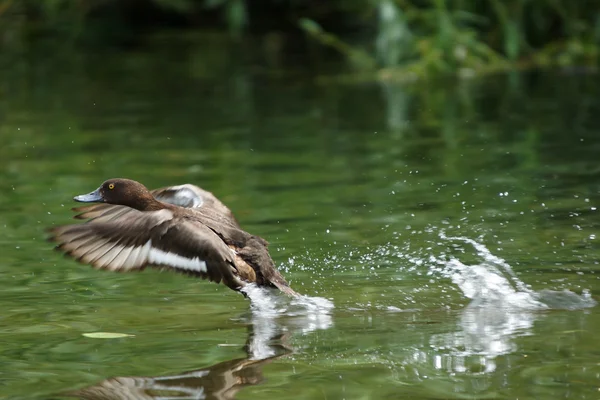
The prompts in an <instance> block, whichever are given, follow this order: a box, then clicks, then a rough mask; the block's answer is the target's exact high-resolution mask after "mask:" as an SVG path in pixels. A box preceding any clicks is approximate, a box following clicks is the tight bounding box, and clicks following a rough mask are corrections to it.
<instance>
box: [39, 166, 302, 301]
mask: <svg viewBox="0 0 600 400" xmlns="http://www.w3.org/2000/svg"><path fill="white" fill-rule="evenodd" d="M73 200H75V201H77V202H82V203H94V204H91V205H86V206H82V207H75V208H73V211H75V212H77V213H78V214H77V215H75V216H74V218H75V219H78V220H85V222H83V223H80V224H70V225H61V226H55V227H51V228H50V229H49V233H50V236H49V238H48V240H49V241H50V242H54V243H56V247H55V249H56V250H58V251H61V252H63V253H64V254H65V255H67V256H70V257H72V258H74V259H75V260H77V261H79V262H81V263H84V264H89V265H91V266H93V267H94V268H96V269H101V270H109V271H116V272H129V271H141V270H143V269H145V268H146V267H157V268H160V269H170V270H174V271H177V272H181V273H184V274H187V275H192V276H196V277H200V278H202V279H208V280H209V281H212V282H215V283H223V284H225V285H226V286H228V287H229V288H230V289H232V290H234V291H236V292H240V293H242V294H244V296H246V294H245V292H244V291H243V289H244V288H245V287H246V286H247V285H248V284H256V285H257V286H262V287H270V288H275V289H278V290H280V291H281V292H283V293H285V294H286V295H289V296H297V295H298V294H297V293H296V292H295V291H294V290H293V289H292V288H291V287H290V285H289V284H288V282H287V281H286V280H285V278H284V277H283V276H282V274H281V273H280V272H279V271H278V270H277V268H276V267H275V263H274V262H273V259H272V258H271V256H270V254H269V251H268V242H267V241H266V240H265V239H263V238H262V237H260V236H257V235H252V234H250V233H248V232H246V231H244V230H243V229H242V228H241V227H240V225H239V223H238V221H237V219H236V218H235V216H234V215H233V213H232V212H231V210H230V209H229V208H228V207H227V206H226V205H225V204H223V203H222V202H221V201H220V200H219V199H218V198H217V197H216V196H215V195H214V194H212V193H211V192H209V191H207V190H204V189H202V188H200V187H198V186H196V185H192V184H184V185H178V186H169V187H163V188H159V189H154V190H149V189H147V188H146V187H145V186H144V185H143V184H141V183H140V182H137V181H134V180H131V179H125V178H113V179H108V180H106V181H104V182H103V183H102V184H101V185H100V186H99V187H98V188H97V189H96V190H94V191H92V192H90V193H88V194H83V195H78V196H75V197H74V198H73Z"/></svg>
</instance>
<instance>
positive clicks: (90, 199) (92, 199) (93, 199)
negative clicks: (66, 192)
mask: <svg viewBox="0 0 600 400" xmlns="http://www.w3.org/2000/svg"><path fill="white" fill-rule="evenodd" d="M73 200H75V201H79V202H81V203H98V202H103V201H104V199H103V198H102V194H100V188H98V189H96V190H94V191H93V192H91V193H88V194H80V195H79V196H75V197H73Z"/></svg>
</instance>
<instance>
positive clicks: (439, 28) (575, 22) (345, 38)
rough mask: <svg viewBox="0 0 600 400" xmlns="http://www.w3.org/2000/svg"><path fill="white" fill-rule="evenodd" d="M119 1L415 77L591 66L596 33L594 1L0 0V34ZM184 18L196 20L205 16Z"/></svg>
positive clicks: (80, 21)
mask: <svg viewBox="0 0 600 400" xmlns="http://www.w3.org/2000/svg"><path fill="white" fill-rule="evenodd" d="M111 7H112V8H111ZM120 7H121V8H122V7H129V8H131V7H138V8H142V7H146V8H148V9H152V10H153V12H158V13H161V12H164V13H169V14H179V15H181V16H184V17H187V16H190V17H191V16H202V15H203V13H204V14H205V13H207V12H211V13H214V12H215V11H217V12H218V13H220V14H221V16H222V18H223V25H224V27H226V28H227V29H228V30H229V32H230V33H231V34H232V35H234V36H241V35H242V34H244V33H248V32H256V31H260V32H265V31H267V32H268V31H270V30H282V29H283V30H286V26H287V30H288V31H289V32H293V31H294V30H295V29H297V27H300V28H301V29H302V30H303V31H304V32H305V33H306V34H307V35H306V36H307V37H308V38H309V40H311V41H316V42H318V43H320V44H321V45H324V46H327V47H331V48H332V49H334V50H335V51H337V52H339V53H340V54H341V55H343V56H344V57H346V58H347V59H348V60H349V62H350V63H351V65H353V66H354V67H355V68H358V69H364V70H370V69H372V68H373V67H375V66H380V67H383V68H386V69H394V70H396V71H398V70H401V71H402V73H410V74H411V75H414V74H417V75H419V76H422V75H428V74H439V73H447V72H459V73H466V74H471V73H477V72H482V71H490V70H497V69H505V68H518V67H528V66H535V65H542V66H543V65H573V64H586V65H596V63H597V57H598V43H599V42H600V3H599V2H597V1H596V0H577V1H571V0H539V1H531V0H488V1H471V0H331V1H329V2H326V3H323V2H311V1H308V0H269V1H264V2H260V4H259V3H257V2H251V1H249V0H145V1H133V0H86V1H83V0H46V1H36V0H20V1H19V0H0V43H6V42H10V40H11V39H14V38H15V37H17V38H18V37H22V36H24V34H25V33H26V32H29V31H31V29H34V28H40V27H42V28H45V29H51V30H54V31H57V30H58V31H67V32H68V33H70V34H72V35H73V36H77V34H78V33H79V32H81V31H82V30H85V29H86V28H88V27H89V26H90V25H86V21H87V20H88V19H89V16H90V15H92V14H93V13H94V11H96V10H100V9H102V10H109V11H108V12H104V13H101V15H102V18H105V19H107V20H110V19H111V18H114V19H115V20H116V19H118V16H119V12H118V10H119V8H120ZM250 15H253V16H257V18H255V20H254V21H253V20H251V19H250ZM188 21H189V23H190V24H191V25H192V27H194V24H198V26H199V27H201V26H204V25H202V23H203V22H205V21H206V19H203V18H189V19H188ZM198 21H200V22H198ZM125 23H129V24H135V19H134V20H130V21H126V22H125ZM102 26H106V25H102ZM187 26H189V25H187ZM348 27H352V28H353V29H349V28H348ZM357 28H358V29H357ZM88 29H94V28H93V27H90V28H88ZM96 29H98V28H96ZM355 32H361V33H360V35H359V36H357V35H356V33H355ZM99 34H100V36H101V35H103V34H104V35H107V34H108V33H107V32H104V33H103V32H102V31H101V32H99ZM356 43H361V45H360V46H359V45H357V44H356ZM365 43H366V44H365Z"/></svg>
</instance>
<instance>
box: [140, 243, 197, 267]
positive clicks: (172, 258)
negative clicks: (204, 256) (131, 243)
mask: <svg viewBox="0 0 600 400" xmlns="http://www.w3.org/2000/svg"><path fill="white" fill-rule="evenodd" d="M146 246H149V249H150V251H149V253H148V263H149V264H156V265H168V266H170V267H173V268H179V269H184V270H187V271H196V272H204V273H206V272H207V269H206V262H205V261H203V260H201V259H200V258H198V257H194V258H187V257H184V256H180V255H179V254H175V253H171V252H166V251H162V250H159V249H157V248H155V247H152V241H151V240H149V241H148V243H146V245H145V246H144V247H146Z"/></svg>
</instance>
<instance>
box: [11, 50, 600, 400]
mask: <svg viewBox="0 0 600 400" xmlns="http://www.w3.org/2000/svg"><path fill="white" fill-rule="evenodd" d="M206 55H210V57H208V56H206ZM7 57H8V56H7ZM240 59H242V60H243V61H240ZM4 65H5V67H4V70H3V73H2V74H0V94H1V96H0V113H1V115H2V121H3V123H2V124H1V125H0V160H1V161H0V165H1V166H2V170H1V174H2V179H0V189H1V190H0V242H1V243H2V252H1V254H0V309H1V310H2V311H1V312H0V321H1V324H0V338H1V341H0V343H1V344H0V364H1V365H2V366H3V368H2V370H1V371H0V395H1V396H2V397H6V398H23V399H25V398H27V399H31V398H59V397H60V396H62V395H63V394H65V393H66V392H73V391H76V390H80V391H79V392H78V396H79V397H81V398H100V397H98V393H99V392H100V391H101V390H104V391H108V392H111V393H121V396H123V395H122V393H124V392H135V391H140V390H141V391H146V393H151V394H153V395H154V396H163V397H166V396H167V395H168V396H171V397H174V398H176V397H177V396H179V397H180V398H232V397H235V398H239V399H253V398H262V399H282V398H294V399H304V398H305V399H359V398H360V399H365V398H373V399H385V398H390V399H392V398H411V399H433V398H440V399H441V398H443V399H465V398H473V399H475V398H477V399H482V398H490V399H491V398H519V399H534V398H544V399H553V398H557V399H558V398H561V399H565V398H572V399H595V398H597V396H598V387H599V384H598V374H600V367H599V366H598V357H599V355H600V354H599V349H600V348H599V347H598V344H597V338H596V332H598V330H599V329H600V312H599V311H598V310H599V308H598V307H595V298H596V295H597V293H598V292H599V291H600V282H599V280H598V272H597V271H598V261H599V260H600V247H599V245H598V239H597V235H598V228H599V227H600V219H599V216H598V211H597V207H600V196H599V195H598V193H599V189H600V181H599V179H598V178H599V176H600V164H598V154H600V136H598V134H597V132H598V129H599V128H600V118H599V117H598V115H600V104H599V103H598V100H597V99H598V98H600V87H599V85H598V80H597V77H596V76H593V75H592V76H585V75H568V74H564V73H562V72H560V71H557V72H547V73H532V74H523V75H510V76H492V77H487V78H482V79H473V80H468V81H461V82H421V83H418V84H414V85H410V86H402V85H399V84H393V83H357V84H351V83H348V81H347V80H345V81H344V82H343V83H336V81H335V79H332V78H323V77H319V78H318V79H317V78H315V75H314V72H315V71H314V70H311V71H308V69H309V68H307V70H304V69H303V68H302V67H295V68H293V69H290V70H284V71H280V70H277V71H274V70H271V69H269V68H268V67H266V66H264V65H261V63H260V62H257V61H255V60H248V59H247V58H244V57H241V58H240V57H237V54H236V53H235V52H228V51H225V50H223V49H220V48H214V47H210V46H207V45H198V44H194V45H186V46H170V45H169V44H168V43H163V42H158V44H153V45H148V46H147V47H143V48H141V49H139V48H136V49H135V50H129V51H127V52H123V51H118V50H114V51H104V52H103V53H102V54H94V53H92V54H84V53H80V52H74V51H73V50H70V49H67V50H65V51H64V52H63V53H61V52H49V51H45V50H43V48H42V49H41V50H37V51H33V50H32V53H31V54H28V55H26V56H24V55H19V56H18V57H15V59H14V60H11V62H10V63H5V64H4ZM317 72H318V71H317ZM118 176H126V177H129V178H133V179H137V180H139V181H141V182H143V183H144V184H146V185H147V186H148V187H151V188H154V187H159V186H165V185H170V184H181V183H186V182H189V183H194V184H198V185H200V186H202V187H204V188H205V189H208V190H210V191H212V192H214V193H215V194H216V195H217V196H219V197H220V198H221V199H222V200H223V201H224V202H225V203H226V204H227V205H229V207H230V208H231V209H232V210H233V211H234V212H235V214H236V215H237V217H238V219H239V221H240V222H241V224H242V226H243V227H244V228H245V229H246V230H248V231H250V232H252V233H255V234H259V235H261V236H263V237H265V238H267V239H268V240H269V241H270V243H271V245H270V248H271V253H272V256H273V258H274V259H275V261H276V262H277V264H278V265H279V267H280V269H281V270H282V271H283V273H284V274H285V276H286V277H287V278H288V279H289V281H290V282H291V284H292V286H293V287H294V288H295V289H296V290H297V291H299V292H301V293H303V294H305V295H306V296H310V297H311V298H317V297H318V298H323V299H328V300H329V301H331V302H332V303H333V304H334V308H333V309H331V310H322V309H314V308H310V306H309V305H307V304H306V303H302V304H290V303H289V302H286V301H285V300H281V299H279V300H277V301H276V300H273V298H272V297H264V296H267V295H264V294H260V295H258V299H259V301H258V305H256V304H255V306H254V307H251V305H250V303H249V302H248V301H247V300H246V299H244V298H243V297H242V296H240V295H238V294H235V293H233V292H232V291H230V290H229V289H227V288H225V287H222V286H218V285H214V284H211V283H208V282H205V281H200V280H194V279H190V278H188V277H185V276H180V275H177V274H172V273H166V272H160V271H152V270H147V271H145V272H143V273H133V274H113V273H108V272H104V271H95V270H93V269H92V268H90V267H88V266H85V265H80V264H77V263H76V262H74V261H72V260H69V259H66V258H64V257H62V256H61V255H60V254H59V253H57V252H54V251H53V250H52V245H51V244H49V243H47V242H46V241H45V238H46V234H45V231H44V230H45V229H46V228H47V227H49V226H52V225H56V224H64V223H70V222H72V221H71V220H70V218H71V216H72V213H71V211H70V207H72V206H73V202H72V201H71V198H72V197H73V196H74V195H76V194H80V193H87V192H89V191H91V190H92V189H94V188H96V187H97V186H98V185H99V184H100V183H101V182H102V181H103V180H105V179H107V178H110V177H118ZM265 299H267V300H269V301H267V302H266V304H267V305H270V306H272V307H270V308H269V307H266V308H265V307H261V304H262V306H265V303H260V300H265ZM92 332H113V333H123V334H127V335H130V336H127V337H122V338H113V339H96V338H89V337H86V336H83V335H84V334H86V333H92ZM140 388H142V389H140ZM94 396H96V397H94ZM186 396H187V397H186ZM219 396H221V397H219ZM61 398H62V397H61ZM65 398H66V397H65Z"/></svg>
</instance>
